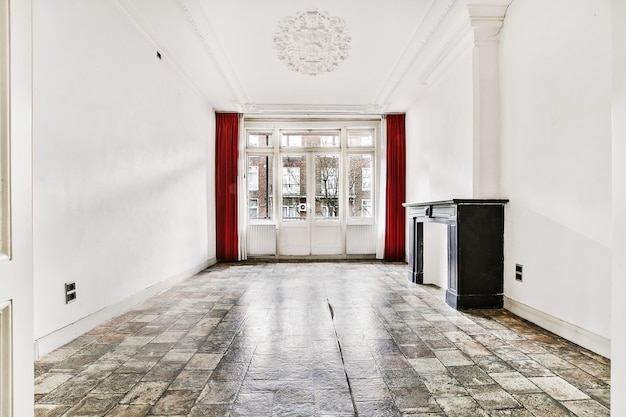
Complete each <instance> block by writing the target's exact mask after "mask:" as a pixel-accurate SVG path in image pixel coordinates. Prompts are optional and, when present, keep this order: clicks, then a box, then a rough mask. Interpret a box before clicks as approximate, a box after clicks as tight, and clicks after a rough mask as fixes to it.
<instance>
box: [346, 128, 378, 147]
mask: <svg viewBox="0 0 626 417" xmlns="http://www.w3.org/2000/svg"><path fill="white" fill-rule="evenodd" d="M348 146H351V147H356V146H374V133H373V132H372V131H363V132H360V131H350V132H348Z"/></svg>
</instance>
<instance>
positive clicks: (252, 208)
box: [248, 198, 259, 219]
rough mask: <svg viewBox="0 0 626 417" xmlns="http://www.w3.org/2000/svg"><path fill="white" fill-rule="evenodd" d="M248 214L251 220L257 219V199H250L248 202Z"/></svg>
mask: <svg viewBox="0 0 626 417" xmlns="http://www.w3.org/2000/svg"><path fill="white" fill-rule="evenodd" d="M248 214H249V217H250V218H251V219H256V218H257V217H259V199H258V198H251V199H249V200H248Z"/></svg>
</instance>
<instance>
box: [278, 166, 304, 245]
mask: <svg viewBox="0 0 626 417" xmlns="http://www.w3.org/2000/svg"><path fill="white" fill-rule="evenodd" d="M309 158H310V156H309V155H307V154H300V155H282V156H281V180H280V181H281V187H280V192H281V199H280V201H281V211H280V239H279V253H280V254H281V255H310V254H311V239H310V237H309V236H310V228H311V226H310V216H309V212H310V210H311V206H310V204H309V201H311V200H310V199H309V191H308V189H307V184H308V183H309V181H307V178H308V177H309V175H310V174H309V172H308V170H307V167H308V165H309V164H308V159H309Z"/></svg>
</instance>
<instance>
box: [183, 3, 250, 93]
mask: <svg viewBox="0 0 626 417" xmlns="http://www.w3.org/2000/svg"><path fill="white" fill-rule="evenodd" d="M176 3H177V4H178V5H179V7H180V8H181V9H182V11H183V13H184V15H185V18H186V19H187V22H188V23H189V24H190V25H191V27H192V28H193V30H194V32H195V33H196V35H197V36H198V38H199V39H200V42H201V43H202V45H203V46H204V49H205V51H206V52H207V54H208V55H209V56H210V57H211V59H212V60H213V62H214V63H215V65H216V66H217V68H218V69H219V72H220V74H221V76H222V78H223V79H224V82H226V84H227V85H228V86H229V88H230V89H231V91H232V93H233V95H234V96H235V99H236V102H239V103H242V102H248V101H250V98H249V97H248V94H247V92H246V91H245V89H244V87H243V85H242V83H241V81H240V80H239V77H238V76H237V73H236V71H235V69H234V67H233V66H232V64H231V63H230V60H229V59H228V57H227V55H226V53H225V52H224V48H223V47H222V44H221V42H220V41H219V39H218V38H217V37H216V36H215V33H214V31H213V29H212V27H211V24H210V23H209V20H208V19H207V18H206V15H205V14H204V10H203V9H202V7H201V6H200V5H199V4H198V3H197V1H196V0H176Z"/></svg>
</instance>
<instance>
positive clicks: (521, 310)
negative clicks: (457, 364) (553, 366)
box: [504, 297, 611, 358]
mask: <svg viewBox="0 0 626 417" xmlns="http://www.w3.org/2000/svg"><path fill="white" fill-rule="evenodd" d="M504 308H505V309H507V310H509V311H510V312H511V313H514V314H516V315H518V316H520V317H521V318H523V319H526V320H528V321H530V322H532V323H535V324H536V325H538V326H540V327H543V328H544V329H546V330H549V331H551V332H552V333H554V334H556V335H558V336H561V337H562V338H564V339H567V340H569V341H571V342H574V343H576V344H577V345H579V346H582V347H584V348H585V349H589V350H590V351H592V352H595V353H597V354H598V355H602V356H604V357H606V358H610V357H611V340H610V339H608V338H606V337H603V336H600V335H598V334H596V333H593V332H590V331H588V330H585V329H583V328H581V327H578V326H576V325H574V324H571V323H568V322H566V321H563V320H561V319H558V318H556V317H554V316H551V315H549V314H546V313H544V312H543V311H539V310H536V309H534V308H532V307H530V306H528V305H526V304H523V303H520V302H519V301H515V300H513V299H511V298H508V297H504Z"/></svg>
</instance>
